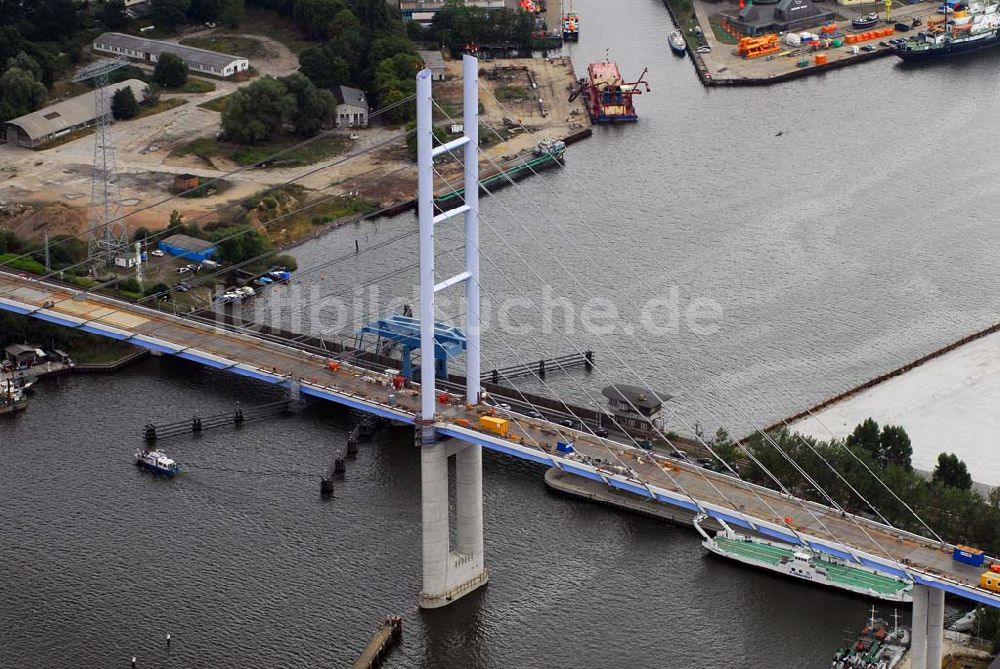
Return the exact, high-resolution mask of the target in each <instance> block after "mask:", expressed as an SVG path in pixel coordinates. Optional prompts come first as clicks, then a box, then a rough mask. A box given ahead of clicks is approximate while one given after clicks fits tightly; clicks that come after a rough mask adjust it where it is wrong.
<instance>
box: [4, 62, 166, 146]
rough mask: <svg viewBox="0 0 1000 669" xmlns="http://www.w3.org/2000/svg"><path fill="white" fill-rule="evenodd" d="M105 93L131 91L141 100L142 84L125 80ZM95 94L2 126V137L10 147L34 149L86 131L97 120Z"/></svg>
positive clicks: (80, 97)
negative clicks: (14, 145)
mask: <svg viewBox="0 0 1000 669" xmlns="http://www.w3.org/2000/svg"><path fill="white" fill-rule="evenodd" d="M108 88H109V94H110V95H114V93H115V92H117V91H119V90H121V89H123V88H131V89H132V94H133V95H135V99H136V100H140V101H141V100H142V97H143V94H144V92H145V91H146V88H147V86H146V84H145V83H144V82H142V81H139V80H138V79H128V80H126V81H123V82H121V83H117V84H111V85H110V86H108ZM96 97H97V93H96V91H91V92H89V93H84V94H83V95H77V96H76V97H72V98H69V99H68V100H63V101H62V102H57V103H56V104H54V105H49V106H48V107H42V108H41V109H39V110H37V111H33V112H31V113H30V114H25V115H24V116H18V117H17V118H13V119H11V120H9V121H7V122H6V123H5V124H4V127H5V132H4V133H3V135H2V137H3V138H5V141H7V142H8V143H10V144H16V145H18V146H26V147H29V148H35V147H37V146H42V145H43V144H47V143H48V142H51V141H52V140H54V139H57V138H59V137H62V136H63V135H68V134H69V133H71V132H74V131H76V130H81V129H83V128H88V127H90V126H92V125H94V123H95V121H96V120H97V106H96V100H95V98H96Z"/></svg>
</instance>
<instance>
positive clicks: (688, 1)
mask: <svg viewBox="0 0 1000 669" xmlns="http://www.w3.org/2000/svg"><path fill="white" fill-rule="evenodd" d="M667 7H668V8H669V9H670V13H671V15H672V16H673V18H674V22H675V23H676V24H677V27H678V28H680V31H681V32H682V33H683V34H684V38H685V39H686V40H687V43H688V46H691V47H692V48H695V49H696V48H698V39H697V38H696V37H695V36H694V27H695V26H697V25H698V18H697V17H696V16H695V14H694V5H693V4H692V0H667Z"/></svg>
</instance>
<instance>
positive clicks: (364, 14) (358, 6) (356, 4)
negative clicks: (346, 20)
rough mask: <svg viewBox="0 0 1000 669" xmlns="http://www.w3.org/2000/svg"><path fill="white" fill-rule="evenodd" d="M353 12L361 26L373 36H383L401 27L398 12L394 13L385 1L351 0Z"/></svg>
mask: <svg viewBox="0 0 1000 669" xmlns="http://www.w3.org/2000/svg"><path fill="white" fill-rule="evenodd" d="M351 10H352V11H353V12H354V14H355V15H356V16H357V17H358V20H360V21H361V25H363V26H364V27H365V28H367V29H368V30H370V31H371V32H372V33H373V34H381V33H385V32H388V31H389V30H391V29H393V28H396V27H398V26H399V25H400V19H399V18H398V12H393V11H392V10H391V9H390V8H389V4H388V3H387V2H385V1H384V0H351Z"/></svg>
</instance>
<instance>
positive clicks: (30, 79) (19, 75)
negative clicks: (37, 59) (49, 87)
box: [0, 67, 46, 121]
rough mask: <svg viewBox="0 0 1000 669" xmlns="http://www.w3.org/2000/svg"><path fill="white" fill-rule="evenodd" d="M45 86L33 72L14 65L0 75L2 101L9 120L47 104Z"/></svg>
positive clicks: (0, 98)
mask: <svg viewBox="0 0 1000 669" xmlns="http://www.w3.org/2000/svg"><path fill="white" fill-rule="evenodd" d="M45 95H46V94H45V86H44V85H43V84H42V83H41V82H39V81H37V80H36V79H35V77H34V75H33V74H31V72H28V71H27V70H22V69H21V68H19V67H14V68H11V69H9V70H7V71H6V72H4V73H3V75H2V76H0V101H2V102H3V106H4V107H5V112H4V113H5V114H7V116H6V118H0V121H7V120H9V119H11V118H15V117H17V116H21V115H23V114H27V113H29V112H33V111H35V110H36V109H38V108H39V107H41V106H42V105H44V104H45Z"/></svg>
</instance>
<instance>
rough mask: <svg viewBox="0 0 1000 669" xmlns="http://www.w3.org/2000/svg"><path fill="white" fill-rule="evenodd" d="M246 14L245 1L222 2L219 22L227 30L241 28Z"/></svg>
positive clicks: (223, 0) (228, 0)
mask: <svg viewBox="0 0 1000 669" xmlns="http://www.w3.org/2000/svg"><path fill="white" fill-rule="evenodd" d="M244 15H245V12H244V10H243V0H222V4H221V6H220V7H219V22H220V23H221V24H222V25H224V26H226V27H227V28H239V27H240V24H241V23H242V22H243V17H244Z"/></svg>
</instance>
